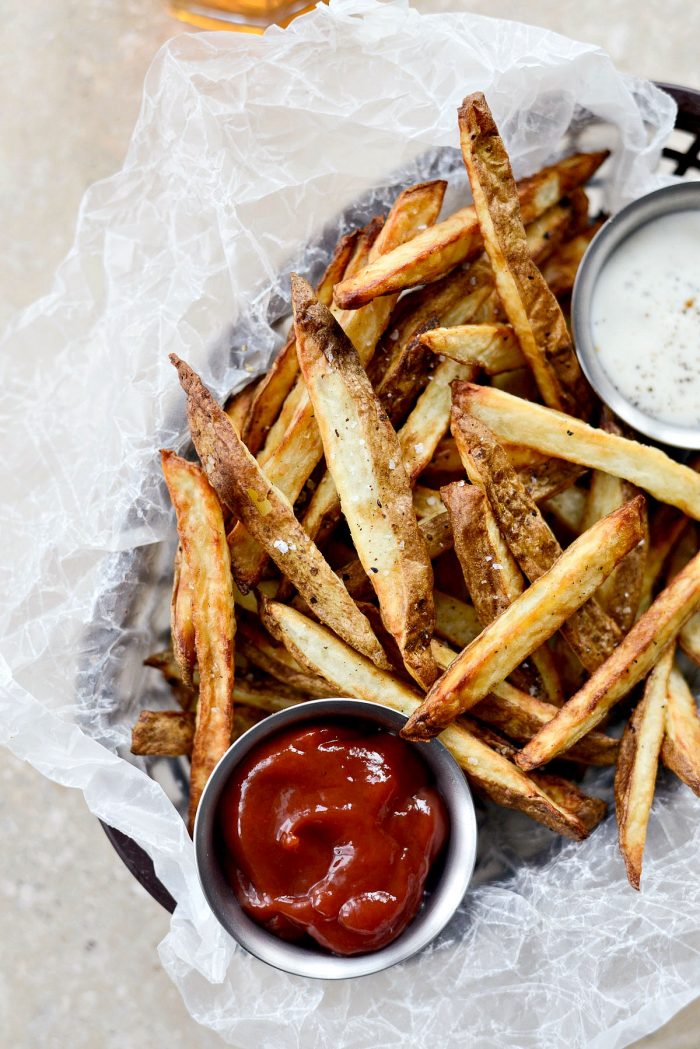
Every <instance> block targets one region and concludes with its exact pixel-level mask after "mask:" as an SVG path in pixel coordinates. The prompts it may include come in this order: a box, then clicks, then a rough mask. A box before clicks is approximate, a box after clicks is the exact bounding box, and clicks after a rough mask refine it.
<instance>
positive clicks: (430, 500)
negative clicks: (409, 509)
mask: <svg viewBox="0 0 700 1049" xmlns="http://www.w3.org/2000/svg"><path fill="white" fill-rule="evenodd" d="M413 509H414V510H415V513H416V517H417V518H418V519H419V520H423V521H425V520H426V519H427V518H429V517H436V516H437V515H438V514H441V513H443V505H442V501H441V499H440V493H439V492H438V491H436V490H435V488H426V487H425V486H424V485H422V484H417V485H416V487H415V488H414V489H413Z"/></svg>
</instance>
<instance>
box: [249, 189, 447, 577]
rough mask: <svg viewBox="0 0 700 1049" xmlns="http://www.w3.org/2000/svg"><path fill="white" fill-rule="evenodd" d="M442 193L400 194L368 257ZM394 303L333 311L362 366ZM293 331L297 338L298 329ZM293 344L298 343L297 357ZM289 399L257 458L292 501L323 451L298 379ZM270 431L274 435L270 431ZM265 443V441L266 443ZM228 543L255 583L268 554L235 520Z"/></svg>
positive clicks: (431, 213) (422, 215)
mask: <svg viewBox="0 0 700 1049" xmlns="http://www.w3.org/2000/svg"><path fill="white" fill-rule="evenodd" d="M444 192H445V183H444V182H442V181H436V182H425V183H421V184H419V185H416V186H411V187H409V188H408V189H406V190H404V191H403V193H400V194H399V196H398V198H397V200H396V201H395V203H394V206H393V207H392V209H391V212H390V213H389V215H388V217H387V220H386V222H385V224H384V226H383V228H382V230H381V232H380V234H379V236H378V237H377V239H376V241H375V242H374V244H373V246H372V248H371V251H370V257H373V256H374V254H381V253H382V252H384V251H387V250H388V249H390V248H391V247H393V246H394V245H395V244H399V243H402V241H404V240H405V239H406V238H407V237H410V236H411V235H412V234H413V232H414V231H415V229H416V227H417V226H419V225H423V224H427V225H429V224H430V223H431V222H434V220H435V218H436V217H437V215H438V213H439V211H440V207H441V204H442V198H443V195H444ZM393 306H394V299H393V298H392V297H387V298H386V299H382V300H381V301H379V302H372V303H370V304H369V305H368V306H366V307H364V308H363V309H361V310H354V311H351V312H349V313H348V312H344V311H339V310H337V311H336V317H337V320H338V323H339V324H340V326H341V328H343V330H344V331H345V333H346V335H347V336H348V338H349V339H350V341H351V342H352V344H353V345H354V346H355V348H356V350H357V352H358V355H359V358H360V360H361V362H362V364H363V366H365V367H366V366H367V364H368V363H369V361H370V360H371V358H372V355H373V354H374V351H375V349H376V346H377V342H378V340H379V338H380V336H381V334H382V332H383V331H384V329H385V327H386V325H387V322H388V320H389V316H390V314H391V310H392V309H393ZM296 335H297V338H298V335H299V333H298V331H297V332H296ZM298 349H299V348H298V347H297V356H298ZM297 391H299V392H297ZM288 400H289V401H292V402H294V403H295V411H294V414H293V416H292V418H291V420H290V422H289V424H288V426H287V429H286V431H285V433H284V435H283V436H281V437H279V438H278V435H277V433H276V432H275V434H274V436H275V439H276V440H277V444H276V445H275V447H274V448H273V449H272V451H271V453H270V454H267V452H268V449H267V445H266V448H265V450H264V454H262V455H261V456H259V460H260V462H261V464H262V465H264V468H265V473H266V475H267V477H268V479H269V480H270V481H271V483H272V484H273V485H275V487H277V488H279V490H280V491H281V492H282V494H283V495H285V496H286V497H287V499H289V501H290V502H291V503H294V502H295V501H296V499H297V498H298V496H299V494H300V492H301V490H302V488H303V487H304V485H305V484H306V482H307V480H308V479H309V477H310V476H311V474H312V472H313V471H314V469H315V467H316V466H317V464H318V463H319V461H320V460H321V458H322V456H323V443H322V441H321V436H320V434H319V432H318V427H317V425H316V421H315V419H314V412H313V407H312V405H311V401H310V399H309V396H308V392H307V391H306V389H305V387H303V384H298V385H297V387H296V388H295V390H294V391H292V395H290V397H289V398H288ZM269 436H270V437H273V431H272V430H271V431H270V435H269ZM269 443H270V441H269V440H268V442H267V444H269ZM230 548H231V560H232V561H233V564H234V570H235V571H236V573H237V578H238V579H239V580H245V586H243V587H242V589H245V587H246V586H247V587H251V586H255V585H256V584H257V583H258V582H259V581H260V579H261V578H262V574H263V572H264V569H265V566H266V564H267V559H268V558H267V553H266V551H265V550H264V549H263V548H262V547H261V546H260V544H259V543H258V542H257V541H256V539H255V537H254V536H251V535H249V534H248V533H247V531H246V529H245V526H244V525H243V523H242V522H239V523H238V524H237V525H236V526H235V528H234V529H233V532H232V533H231V538H230Z"/></svg>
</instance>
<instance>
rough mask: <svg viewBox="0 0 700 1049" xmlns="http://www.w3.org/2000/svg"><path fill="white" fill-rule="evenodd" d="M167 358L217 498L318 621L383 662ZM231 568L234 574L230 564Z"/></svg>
mask: <svg viewBox="0 0 700 1049" xmlns="http://www.w3.org/2000/svg"><path fill="white" fill-rule="evenodd" d="M170 359H171V361H172V363H173V364H174V365H175V367H176V368H177V372H178V376H179V379H180V384H181V385H182V388H183V389H184V391H185V393H186V394H187V416H188V419H189V423H190V430H191V433H192V440H193V441H194V446H195V448H196V449H197V454H198V455H199V457H200V460H201V461H202V463H203V464H204V467H205V469H206V472H207V476H208V477H209V480H210V482H211V483H212V485H213V486H214V488H215V489H216V491H217V492H218V493H219V497H220V498H221V500H222V502H223V503H225V504H226V506H229V507H230V508H231V510H233V512H234V513H235V514H236V516H237V517H238V518H239V520H240V521H242V522H243V524H244V525H245V527H246V529H247V530H248V531H249V532H250V534H251V535H253V536H254V537H255V538H256V539H257V541H258V542H259V543H260V544H261V546H263V548H264V549H265V550H266V551H267V552H268V554H269V555H270V557H271V558H272V559H273V561H274V562H275V564H276V565H277V567H278V568H279V569H280V571H281V572H282V573H283V574H284V575H286V576H287V577H288V578H289V579H290V580H291V582H292V583H293V584H294V586H295V587H296V589H297V590H298V591H299V593H300V594H301V595H302V597H303V598H304V600H305V601H307V602H308V604H309V605H311V607H312V608H313V609H314V613H315V615H317V616H318V617H319V619H321V620H322V621H323V622H324V623H326V624H327V625H328V626H329V627H330V628H331V630H335V631H336V632H337V633H338V634H339V635H341V636H343V637H344V638H345V639H346V640H347V641H348V643H349V644H351V645H352V646H353V647H354V648H357V650H358V652H359V651H361V652H363V653H364V654H365V655H367V656H368V657H369V658H370V659H372V660H373V661H374V662H376V663H377V665H378V666H384V667H386V666H388V660H387V658H386V656H385V654H384V652H383V650H382V647H381V645H380V644H379V642H378V641H377V639H376V637H375V636H374V634H373V632H372V630H371V628H370V625H369V623H368V622H367V620H366V619H365V617H364V616H363V615H362V613H361V612H360V611H359V609H358V608H357V605H356V604H355V602H354V601H353V600H352V598H351V597H350V595H349V594H348V592H347V590H346V589H345V587H344V586H343V584H342V582H341V581H340V579H338V577H337V575H336V574H335V572H333V570H332V569H331V567H330V565H329V564H328V562H327V561H326V560H325V558H324V557H323V555H322V554H321V552H320V550H319V549H318V547H317V546H316V545H315V544H314V543H313V542H312V541H311V540H310V539H309V537H308V536H307V534H306V532H305V531H304V529H303V528H302V527H301V525H300V524H299V522H298V521H297V519H296V517H295V516H294V511H293V510H292V508H291V506H290V505H289V503H288V501H287V500H286V499H285V497H284V496H283V495H282V494H281V492H279V491H278V490H277V489H276V488H275V487H274V485H272V484H270V482H269V480H268V479H267V477H266V475H265V474H264V473H263V472H262V470H261V469H260V466H259V465H258V463H257V462H256V461H255V459H254V458H253V456H252V455H251V454H250V452H249V451H248V449H247V448H246V446H245V445H244V444H243V442H242V441H241V439H240V437H239V436H238V434H237V433H236V431H235V429H234V428H233V426H231V423H230V422H229V420H228V419H227V418H226V416H225V414H224V413H223V411H222V410H221V408H220V407H219V405H218V404H217V403H216V401H215V400H214V398H213V397H212V396H211V394H210V393H209V391H208V390H207V389H206V387H205V386H204V385H203V383H202V381H201V380H200V379H199V377H198V376H197V375H196V374H195V373H194V372H193V371H192V369H191V368H190V367H189V365H187V364H185V362H184V361H181V360H179V358H178V357H176V356H175V355H174V354H171V357H170ZM233 568H234V575H235V565H234V566H233ZM236 582H237V583H238V586H239V587H240V589H241V590H242V591H243V592H245V590H246V589H247V580H241V579H240V578H236Z"/></svg>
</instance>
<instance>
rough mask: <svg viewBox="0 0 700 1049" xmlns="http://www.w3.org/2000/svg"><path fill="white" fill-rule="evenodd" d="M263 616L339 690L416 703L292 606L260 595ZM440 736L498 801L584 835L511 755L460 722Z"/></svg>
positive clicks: (405, 707) (388, 702) (401, 705)
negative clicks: (522, 772) (521, 772)
mask: <svg viewBox="0 0 700 1049" xmlns="http://www.w3.org/2000/svg"><path fill="white" fill-rule="evenodd" d="M262 618H263V622H264V623H265V625H266V626H267V628H268V629H269V630H270V631H271V632H273V633H275V634H276V635H277V636H278V637H279V638H280V640H282V641H283V642H284V644H285V645H286V647H287V648H288V649H289V651H290V652H291V653H292V655H293V656H294V658H295V659H297V660H298V661H299V662H301V663H304V664H305V665H306V666H307V667H308V668H309V670H311V671H312V672H314V673H317V674H321V675H322V676H323V677H324V678H326V679H327V680H328V681H330V682H331V683H332V684H333V685H334V686H335V688H336V689H337V690H338V691H339V692H342V693H344V694H347V695H350V696H353V697H354V698H356V699H365V700H368V701H370V702H374V703H381V704H382V705H384V706H387V707H391V709H392V710H398V711H399V712H400V713H402V714H405V715H409V714H411V713H412V712H413V711H414V710H416V708H417V707H418V704H419V702H420V699H419V697H418V695H417V694H416V693H415V692H414V691H413V690H412V689H411V688H410V687H409V686H408V685H405V684H403V682H401V681H399V680H397V679H396V678H395V677H392V676H391V675H390V674H386V673H382V672H381V671H378V670H377V669H376V667H374V666H372V664H371V663H370V662H369V661H368V660H366V659H363V658H362V656H360V655H358V653H357V652H354V651H353V650H352V649H350V648H348V646H347V645H345V644H343V643H342V642H341V641H339V640H338V639H337V638H336V637H334V636H333V635H332V634H331V633H329V631H327V630H325V629H324V628H323V627H321V626H319V625H318V624H317V623H314V622H313V621H312V620H311V619H307V618H306V617H305V616H303V615H302V614H301V613H300V612H297V611H296V609H293V608H290V607H289V606H288V605H281V604H279V603H277V602H273V601H265V603H264V607H263V611H262ZM440 738H441V741H442V742H443V743H444V745H445V746H446V747H447V749H448V750H449V751H450V753H451V754H452V755H453V757H454V758H455V760H456V761H457V762H458V763H459V764H460V765H461V767H462V768H463V769H464V771H465V772H466V773H467V776H468V777H469V780H470V782H471V783H472V784H473V785H475V786H476V787H477V788H478V789H480V790H482V791H483V792H484V793H485V794H486V795H487V796H488V797H490V798H492V799H493V800H494V801H496V802H497V803H498V804H500V805H505V806H506V807H507V808H514V809H519V810H521V811H523V812H526V813H527V814H528V815H529V816H532V818H533V819H536V820H538V821H539V822H540V823H544V824H545V826H547V827H550V829H552V830H555V831H557V832H558V833H560V834H564V835H566V836H567V837H573V838H579V839H580V838H582V837H585V835H586V833H587V832H586V828H585V827H584V825H583V823H582V822H581V821H579V820H578V819H577V818H576V817H575V816H573V815H572V814H571V813H570V812H568V811H566V810H564V809H560V808H559V806H558V805H557V804H556V802H554V801H553V800H552V799H551V798H549V796H548V795H547V794H546V793H545V792H544V791H543V790H542V789H541V788H540V787H538V786H537V784H536V783H534V782H533V781H531V780H530V779H529V778H528V777H525V776H522V775H518V770H517V767H516V766H515V765H514V764H513V763H512V762H511V761H508V760H507V759H506V758H504V757H502V756H501V755H499V754H498V753H496V752H495V751H492V750H491V749H490V748H489V747H488V746H486V745H484V744H483V743H482V742H480V740H479V739H477V738H476V736H475V735H474V734H473V733H471V732H470V731H468V730H467V729H466V728H465V727H463V726H461V725H460V726H457V725H451V726H450V727H449V728H448V729H447V730H446V731H445V732H443V733H442V735H441V737H440Z"/></svg>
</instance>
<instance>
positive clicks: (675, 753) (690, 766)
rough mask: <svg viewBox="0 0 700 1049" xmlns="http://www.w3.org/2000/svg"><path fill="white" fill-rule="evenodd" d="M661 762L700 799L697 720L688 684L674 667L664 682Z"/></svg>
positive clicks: (699, 735) (698, 721) (699, 753)
mask: <svg viewBox="0 0 700 1049" xmlns="http://www.w3.org/2000/svg"><path fill="white" fill-rule="evenodd" d="M661 760H662V761H663V763H664V765H666V767H667V768H669V769H670V770H671V772H673V773H675V775H676V776H678V778H679V779H680V780H682V781H683V782H684V783H685V784H686V786H688V787H690V789H691V790H692V791H693V793H694V794H697V795H698V797H700V717H699V716H698V707H697V703H696V701H695V697H694V696H693V693H692V692H691V691H690V688H689V687H688V682H687V681H686V680H685V678H684V677H683V675H682V674H681V672H680V670H677V669H676V668H675V667H672V669H671V673H670V676H669V680H668V691H667V695H666V721H665V731H664V738H663V742H662V744H661Z"/></svg>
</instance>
